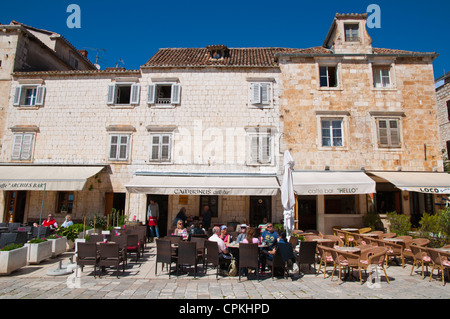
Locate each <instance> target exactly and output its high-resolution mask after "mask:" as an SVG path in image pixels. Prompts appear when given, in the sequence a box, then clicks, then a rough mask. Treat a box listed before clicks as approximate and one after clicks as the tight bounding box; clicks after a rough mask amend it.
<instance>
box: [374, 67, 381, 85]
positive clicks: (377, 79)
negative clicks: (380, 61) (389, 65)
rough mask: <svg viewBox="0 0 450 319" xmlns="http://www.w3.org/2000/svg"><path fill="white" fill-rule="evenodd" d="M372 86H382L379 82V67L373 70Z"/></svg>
mask: <svg viewBox="0 0 450 319" xmlns="http://www.w3.org/2000/svg"><path fill="white" fill-rule="evenodd" d="M373 86H374V87H376V88H380V87H383V84H382V82H381V70H380V69H379V68H376V69H374V70H373Z"/></svg>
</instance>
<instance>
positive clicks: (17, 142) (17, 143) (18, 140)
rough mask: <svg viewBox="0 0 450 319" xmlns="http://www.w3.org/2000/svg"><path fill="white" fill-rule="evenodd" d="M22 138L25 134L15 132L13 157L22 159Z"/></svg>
mask: <svg viewBox="0 0 450 319" xmlns="http://www.w3.org/2000/svg"><path fill="white" fill-rule="evenodd" d="M22 139H23V134H14V144H13V151H12V155H11V158H12V159H15V160H17V159H20V151H21V149H22Z"/></svg>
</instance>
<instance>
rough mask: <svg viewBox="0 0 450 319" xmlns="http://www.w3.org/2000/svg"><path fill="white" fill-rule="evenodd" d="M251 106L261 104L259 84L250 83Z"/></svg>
mask: <svg viewBox="0 0 450 319" xmlns="http://www.w3.org/2000/svg"><path fill="white" fill-rule="evenodd" d="M251 91H252V92H251V95H252V104H260V103H261V88H260V84H259V83H252V85H251Z"/></svg>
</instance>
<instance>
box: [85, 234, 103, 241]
mask: <svg viewBox="0 0 450 319" xmlns="http://www.w3.org/2000/svg"><path fill="white" fill-rule="evenodd" d="M102 241H103V235H96V234H92V235H90V236H89V240H88V242H89V243H101V242H102Z"/></svg>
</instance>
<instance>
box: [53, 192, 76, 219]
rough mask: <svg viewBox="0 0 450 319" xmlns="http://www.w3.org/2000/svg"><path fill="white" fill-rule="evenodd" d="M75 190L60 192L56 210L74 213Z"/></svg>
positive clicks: (63, 212)
mask: <svg viewBox="0 0 450 319" xmlns="http://www.w3.org/2000/svg"><path fill="white" fill-rule="evenodd" d="M73 199H74V193H73V192H59V193H58V203H57V207H56V212H58V213H62V214H72V210H73Z"/></svg>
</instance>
